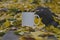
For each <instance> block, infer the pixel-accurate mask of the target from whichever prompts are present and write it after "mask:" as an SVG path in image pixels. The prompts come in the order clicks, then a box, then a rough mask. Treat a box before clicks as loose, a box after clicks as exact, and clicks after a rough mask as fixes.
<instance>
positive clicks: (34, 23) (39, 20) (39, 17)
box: [34, 14, 40, 26]
mask: <svg viewBox="0 0 60 40" xmlns="http://www.w3.org/2000/svg"><path fill="white" fill-rule="evenodd" d="M35 16H37V17H38V18H39V22H38V23H37V24H36V23H34V24H35V25H36V26H37V25H39V24H40V17H39V15H37V14H35V15H34V17H35Z"/></svg>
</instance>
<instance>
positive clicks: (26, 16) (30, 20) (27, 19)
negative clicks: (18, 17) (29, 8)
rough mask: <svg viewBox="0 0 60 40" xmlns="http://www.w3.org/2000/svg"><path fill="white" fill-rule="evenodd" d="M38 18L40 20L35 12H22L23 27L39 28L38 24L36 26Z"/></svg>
mask: <svg viewBox="0 0 60 40" xmlns="http://www.w3.org/2000/svg"><path fill="white" fill-rule="evenodd" d="M35 16H37V17H38V18H39V19H40V17H39V16H38V15H35V12H22V26H29V27H34V25H35V26H37V25H38V24H39V23H40V21H39V22H38V24H35V22H34V18H35Z"/></svg>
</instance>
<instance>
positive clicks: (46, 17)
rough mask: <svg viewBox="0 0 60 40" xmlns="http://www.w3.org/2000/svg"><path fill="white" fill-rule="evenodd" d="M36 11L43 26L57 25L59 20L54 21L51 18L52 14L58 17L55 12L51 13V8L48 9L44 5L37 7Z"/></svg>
mask: <svg viewBox="0 0 60 40" xmlns="http://www.w3.org/2000/svg"><path fill="white" fill-rule="evenodd" d="M36 10H38V11H36V14H37V15H39V16H40V18H42V20H41V21H42V23H43V24H45V26H48V25H53V26H54V27H57V26H58V25H59V22H56V21H55V20H54V18H53V16H55V17H58V16H57V15H55V13H52V12H51V10H49V8H45V7H37V9H36Z"/></svg>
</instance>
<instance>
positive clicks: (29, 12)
mask: <svg viewBox="0 0 60 40" xmlns="http://www.w3.org/2000/svg"><path fill="white" fill-rule="evenodd" d="M22 13H35V12H22Z"/></svg>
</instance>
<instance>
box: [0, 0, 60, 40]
mask: <svg viewBox="0 0 60 40" xmlns="http://www.w3.org/2000/svg"><path fill="white" fill-rule="evenodd" d="M38 6H43V7H46V8H49V9H50V10H51V11H52V12H53V13H55V14H56V15H58V16H60V0H0V35H1V37H2V35H3V34H4V33H6V32H7V31H9V30H10V28H11V26H12V25H13V27H16V28H17V30H15V32H16V33H17V34H18V33H20V32H30V31H29V30H30V29H29V28H28V27H25V28H24V27H22V26H21V21H22V18H21V15H22V12H24V11H27V12H31V11H32V10H34V9H35V8H37V7H38ZM54 19H55V21H57V22H59V23H60V20H59V18H58V19H56V18H55V17H54ZM40 20H41V19H40ZM37 22H38V18H36V19H35V23H37ZM43 26H44V24H43V23H42V22H41V21H40V24H39V25H38V26H37V27H36V29H34V30H38V29H39V28H42V27H43ZM31 29H32V28H31ZM46 30H47V31H48V32H44V31H41V30H40V31H37V32H33V33H31V35H33V36H32V37H33V38H34V39H36V40H44V39H43V37H38V35H36V34H38V32H40V33H41V35H43V34H44V35H45V34H47V35H49V34H50V33H52V34H53V35H55V36H56V38H57V39H58V40H60V29H58V28H54V26H51V27H50V28H49V27H47V28H46ZM1 32H2V33H1ZM34 34H35V35H34ZM23 38H24V36H21V38H19V39H20V40H25V39H23ZM26 40H27V39H26ZM31 40H32V39H31ZM46 40H47V39H46ZM50 40H52V39H50Z"/></svg>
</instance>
